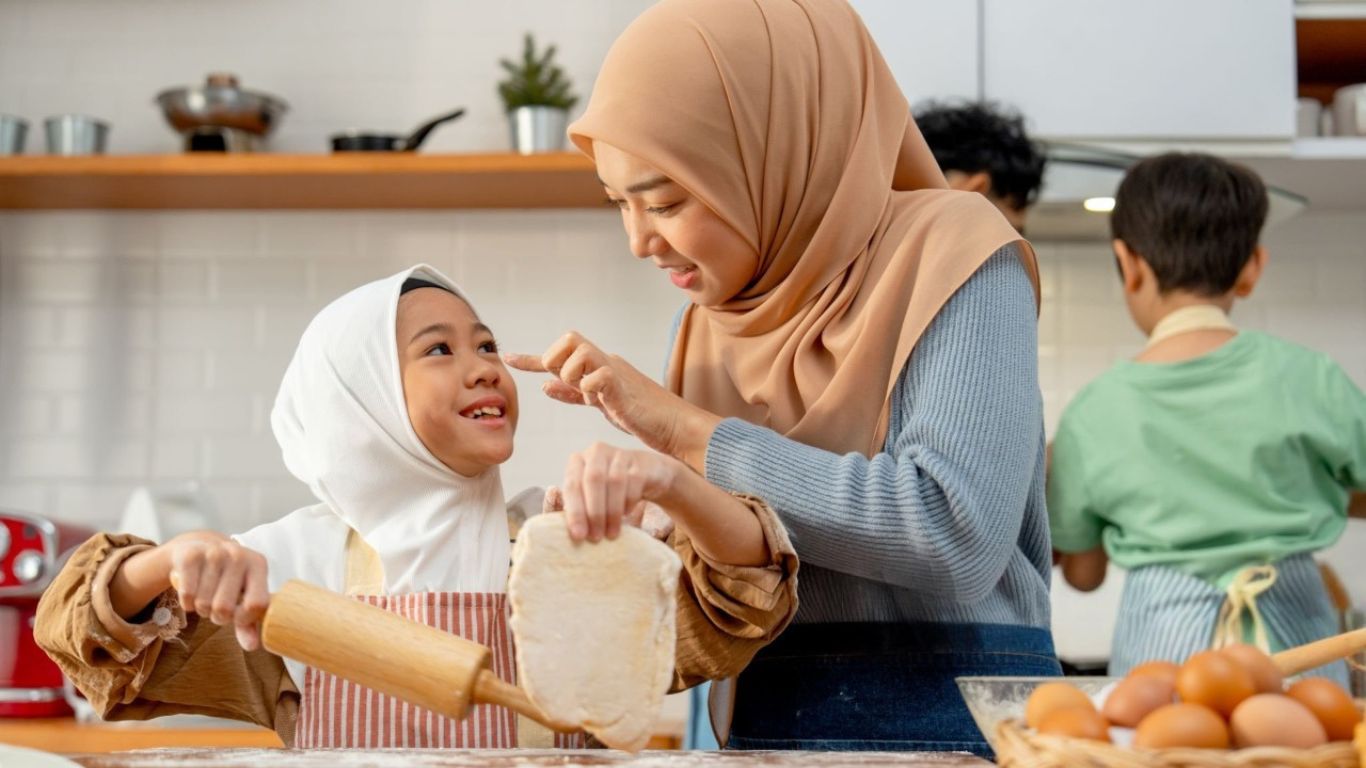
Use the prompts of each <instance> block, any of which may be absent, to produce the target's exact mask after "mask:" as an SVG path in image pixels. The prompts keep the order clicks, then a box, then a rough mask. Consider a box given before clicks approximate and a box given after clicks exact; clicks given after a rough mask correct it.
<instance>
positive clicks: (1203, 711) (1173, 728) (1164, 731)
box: [1134, 704, 1228, 749]
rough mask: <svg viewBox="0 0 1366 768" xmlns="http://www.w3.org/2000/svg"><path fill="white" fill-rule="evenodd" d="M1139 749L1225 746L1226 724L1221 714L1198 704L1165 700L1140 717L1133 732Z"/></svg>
mask: <svg viewBox="0 0 1366 768" xmlns="http://www.w3.org/2000/svg"><path fill="white" fill-rule="evenodd" d="M1134 746H1135V747H1138V748H1139V749H1168V748H1171V747H1195V748H1198V749H1228V726H1227V725H1224V718H1222V717H1220V716H1219V713H1217V712H1215V711H1214V710H1212V709H1210V708H1209V707H1206V706H1203V705H1200V704H1168V705H1167V706H1165V707H1161V708H1158V709H1156V710H1153V712H1152V714H1150V715H1148V716H1147V717H1145V718H1143V722H1141V723H1139V724H1138V730H1137V731H1135V732H1134Z"/></svg>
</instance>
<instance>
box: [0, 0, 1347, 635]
mask: <svg viewBox="0 0 1366 768" xmlns="http://www.w3.org/2000/svg"><path fill="white" fill-rule="evenodd" d="M648 5H649V0H592V2H588V1H587V0H584V1H583V2H572V3H568V2H558V1H557V0H504V1H503V2H500V3H493V4H490V3H473V2H451V1H450V0H404V1H403V2H391V3H375V2H373V0H288V1H284V0H245V1H244V2H237V3H231V4H223V3H210V2H207V0H190V1H189V2H170V1H169V0H121V2H118V3H107V2H102V1H101V0H5V1H4V2H0V111H4V112H7V113H13V114H18V115H21V116H24V117H26V118H28V119H29V121H30V122H31V123H32V124H33V125H32V127H31V129H30V144H29V151H30V152H38V151H41V127H40V124H41V120H42V119H43V117H45V116H47V115H49V114H54V113H58V112H67V111H74V112H85V113H91V114H95V115H98V116H100V117H103V118H106V119H108V120H110V121H111V122H112V123H113V132H112V136H111V151H112V152H115V153H138V152H153V153H155V152H170V151H176V150H177V149H178V141H177V138H176V137H175V136H174V135H173V134H172V132H171V131H170V129H169V128H167V127H166V126H165V124H164V123H163V121H162V118H161V116H160V114H159V111H158V110H157V108H156V107H155V106H154V105H153V104H152V99H153V97H154V96H155V95H156V93H157V92H158V91H160V90H162V89H163V88H166V87H170V86H175V85H181V84H188V83H194V82H198V81H200V80H201V79H202V77H203V76H204V74H205V73H207V72H209V71H214V70H228V71H234V72H236V73H237V74H239V75H240V76H241V78H242V82H243V85H244V86H245V87H248V88H256V89H261V90H266V91H269V92H272V93H275V94H277V95H279V96H282V97H284V98H285V99H286V100H288V101H289V102H290V105H291V110H290V112H289V114H288V115H287V116H286V118H285V120H284V122H283V124H282V125H281V128H280V130H279V131H278V133H277V134H276V136H275V137H274V141H273V148H274V149H276V150H279V151H290V152H321V151H323V150H324V148H325V147H326V138H327V136H328V135H329V134H330V133H332V132H334V131H336V130H339V129H343V128H352V127H359V128H367V129H375V130H392V131H403V130H407V129H409V128H411V127H413V126H415V125H416V124H417V123H418V122H420V121H422V120H423V119H425V118H426V117H428V116H430V115H433V114H436V113H439V112H441V111H443V110H446V109H448V108H451V107H454V106H461V105H463V106H466V107H467V108H468V109H469V113H468V115H467V116H466V117H465V118H463V119H462V120H461V121H459V122H457V123H454V124H452V125H450V126H446V127H444V128H442V129H440V130H438V131H437V132H436V133H435V134H433V135H432V137H431V138H430V139H429V142H428V145H427V146H428V147H429V148H430V149H431V150H432V151H476V150H501V149H504V148H506V146H507V137H506V127H505V124H504V121H503V117H502V115H501V114H500V107H499V105H498V102H497V98H496V95H495V91H494V82H495V81H496V79H497V78H498V77H499V72H498V67H497V63H496V62H497V59H498V57H500V56H506V55H513V54H515V53H516V52H517V51H518V49H519V45H520V36H521V34H522V32H523V31H527V30H529V31H532V32H535V33H536V34H537V35H538V37H539V38H540V39H541V40H542V41H543V42H544V41H553V42H556V43H558V44H559V48H560V51H561V54H560V55H561V60H562V62H563V64H564V66H565V68H566V70H567V71H568V74H569V75H570V76H571V77H572V78H573V79H574V81H575V82H576V83H577V84H578V85H579V89H580V91H581V92H582V93H583V94H584V95H585V96H586V95H587V93H588V91H589V90H590V89H591V85H592V80H593V77H594V73H595V72H596V69H597V66H598V64H599V62H600V60H601V57H602V56H603V54H604V53H605V51H606V49H607V46H608V44H609V42H610V41H611V39H612V38H613V37H614V36H615V34H616V33H617V31H619V30H620V29H621V28H623V27H624V26H625V25H626V24H627V23H628V22H629V20H630V19H632V18H634V16H635V15H636V14H637V13H639V11H640V10H641V9H643V8H644V7H646V6H648ZM1268 244H1269V245H1270V246H1271V248H1272V262H1271V266H1270V268H1269V270H1268V274H1267V276H1266V279H1265V281H1264V283H1263V286H1262V288H1261V289H1260V290H1259V291H1258V294H1257V296H1256V297H1255V298H1253V299H1252V300H1251V301H1249V302H1247V304H1246V305H1245V306H1243V307H1241V308H1240V309H1239V310H1238V317H1239V318H1240V319H1241V321H1242V322H1244V323H1245V324H1246V325H1248V326H1250V327H1255V328H1261V329H1265V330H1268V331H1271V332H1273V333H1278V334H1281V335H1283V336H1286V337H1288V338H1291V339H1294V340H1296V341H1299V342H1302V343H1305V344H1308V345H1310V346H1313V347H1316V348H1319V349H1322V350H1324V351H1326V352H1329V353H1330V354H1332V355H1333V356H1334V357H1336V358H1337V359H1338V360H1339V361H1340V362H1341V363H1342V365H1343V366H1344V368H1346V369H1347V371H1348V372H1349V373H1350V374H1351V375H1352V376H1353V377H1354V378H1355V379H1356V381H1357V382H1358V383H1360V384H1362V385H1364V386H1366V215H1363V214H1359V213H1320V214H1312V215H1307V216H1304V217H1301V218H1300V219H1298V220H1295V221H1292V222H1290V223H1288V224H1286V225H1283V226H1282V227H1281V228H1280V229H1279V230H1278V231H1275V232H1273V233H1271V234H1270V236H1269V239H1268ZM1039 252H1040V255H1041V259H1042V272H1043V284H1044V293H1045V308H1044V313H1043V316H1042V317H1041V319H1040V341H1041V344H1040V380H1041V385H1042V387H1043V390H1044V398H1045V406H1046V417H1047V423H1048V427H1049V430H1050V431H1051V430H1052V428H1053V425H1054V424H1055V423H1056V421H1057V418H1058V416H1059V414H1060V412H1061V410H1062V408H1063V406H1064V405H1065V403H1066V402H1067V400H1068V399H1069V398H1070V397H1071V396H1072V395H1073V394H1074V393H1075V392H1076V391H1077V389H1078V388H1080V387H1081V386H1082V385H1083V384H1085V382H1086V381H1088V380H1089V379H1090V378H1092V377H1093V376H1095V375H1096V374H1097V373H1099V372H1100V371H1102V370H1104V369H1105V367H1106V366H1108V365H1109V364H1110V363H1112V362H1113V361H1114V360H1116V359H1118V358H1120V357H1123V356H1125V355H1129V354H1132V353H1133V352H1134V351H1136V350H1137V349H1138V347H1139V345H1140V344H1141V339H1140V338H1139V335H1138V333H1137V332H1136V331H1135V330H1134V329H1133V328H1132V326H1131V325H1130V323H1129V321H1128V319H1127V316H1126V315H1125V312H1124V309H1123V306H1122V304H1121V303H1120V302H1119V298H1118V288H1117V283H1116V278H1115V274H1114V269H1113V266H1112V264H1111V260H1110V256H1109V254H1108V252H1107V249H1106V248H1105V247H1104V246H1103V245H1095V246H1086V245H1077V244H1047V243H1045V244H1040V247H1039ZM417 261H427V262H430V263H432V264H434V265H435V266H437V267H439V268H441V269H443V270H446V271H448V273H449V274H451V275H452V276H453V277H454V278H455V279H457V280H459V281H461V282H462V284H463V285H464V286H465V287H466V288H467V290H468V291H469V292H470V293H471V294H472V295H473V296H475V297H476V298H477V303H478V305H479V309H480V311H481V312H482V313H483V314H484V315H485V316H486V318H488V319H489V320H490V322H491V324H492V325H493V326H494V328H495V329H496V330H497V331H498V332H499V335H500V336H501V340H502V342H503V344H504V346H505V347H507V348H509V349H516V350H539V349H541V348H543V347H544V346H545V345H546V344H548V343H549V342H550V341H551V340H552V339H553V338H554V337H555V336H556V335H557V334H558V333H559V332H561V331H563V330H565V329H568V328H571V327H573V328H577V329H578V330H580V331H583V332H585V333H587V334H588V335H589V336H590V337H592V338H594V339H597V340H599V341H600V342H601V343H602V344H603V345H604V346H606V347H608V348H610V349H613V350H615V351H617V352H619V353H621V354H623V355H624V356H626V357H627V358H628V359H630V360H632V361H634V362H635V363H636V364H637V365H639V366H640V367H641V368H642V369H644V370H646V371H650V372H656V371H658V370H660V368H661V367H662V365H663V344H664V342H665V339H664V336H665V333H666V331H667V328H668V325H669V321H670V319H671V317H672V315H673V313H674V311H675V310H676V308H677V306H678V302H679V297H678V295H677V293H676V292H675V291H674V289H673V288H672V287H670V286H669V285H668V284H667V283H665V282H664V281H662V280H661V279H660V277H659V275H658V274H657V273H655V272H654V271H653V270H651V269H649V268H646V267H642V266H639V265H633V264H632V263H631V262H632V259H631V258H630V257H629V255H627V252H626V244H625V239H624V237H623V236H622V234H621V232H620V230H619V226H618V224H617V222H616V221H615V219H614V217H613V215H612V214H610V213H608V212H597V211H580V212H535V213H531V212H499V213H474V212H411V213H404V212H395V213H369V212H353V213H331V212H320V213H276V212H250V213H175V214H165V213H120V214H113V213H102V212H89V213H85V212H80V213H77V212H72V213H38V214H16V213H8V214H0V506H10V507H16V508H22V509H31V510H35V511H39V512H44V513H49V514H54V515H58V516H61V517H65V518H70V519H74V520H82V521H85V522H88V523H91V524H94V525H103V526H107V525H112V524H113V523H114V521H115V520H116V519H117V516H118V513H119V511H120V510H121V509H122V506H123V503H124V501H125V499H126V497H127V494H128V493H129V491H130V490H131V489H132V488H133V487H135V486H136V485H138V484H141V483H144V482H173V481H177V482H178V481H183V480H188V479H199V480H201V481H202V482H204V483H205V485H206V487H207V488H208V490H209V492H210V493H211V494H212V495H213V497H214V498H215V499H216V500H217V502H218V505H219V507H220V508H221V509H222V510H223V511H224V512H225V513H226V515H227V518H228V519H227V525H229V526H230V527H232V528H244V527H246V526H249V525H251V524H253V523H255V522H259V521H262V520H266V519H270V518H273V517H276V516H278V515H280V514H282V513H284V512H286V511H288V510H290V509H292V508H294V507H295V506H298V505H300V504H305V503H307V502H308V495H307V493H306V491H305V490H304V489H303V488H302V486H300V485H299V484H298V483H296V482H294V481H293V480H292V479H291V478H289V477H288V475H287V474H286V473H285V471H284V468H283V466H281V464H280V462H279V460H278V451H277V449H276V447H275V445H274V442H273V440H272V438H271V436H270V433H269V428H268V424H267V420H266V415H267V413H268V409H269V406H270V403H271V401H272V398H273V396H274V391H275V387H276V386H277V384H278V381H279V376H280V374H281V372H282V371H283V370H284V366H285V364H286V362H287V361H288V359H289V355H290V353H291V351H292V347H293V344H294V342H295V340H296V339H297V337H298V334H299V332H300V331H301V330H302V329H303V327H304V325H305V323H306V322H307V321H308V318H309V317H310V316H311V315H312V313H313V312H315V311H316V310H317V309H318V308H320V307H321V306H322V305H323V304H324V303H325V302H326V301H327V300H329V299H330V298H332V297H334V296H336V295H339V294H340V293H341V292H343V291H345V290H347V289H348V288H350V287H353V286H355V285H357V284H359V283H361V282H363V281H366V280H369V279H373V278H376V277H380V276H382V275H386V274H390V273H392V272H394V271H396V270H398V269H399V268H401V267H403V266H405V265H408V264H411V263H414V262H417ZM518 380H519V384H520V386H521V391H522V401H523V416H522V427H521V429H520V431H519V439H518V450H517V453H516V455H515V456H514V457H513V459H512V461H511V462H509V464H508V466H507V467H506V471H505V478H506V482H507V485H508V487H509V488H510V489H512V490H513V491H515V490H517V489H519V488H522V487H524V486H526V485H531V484H544V483H548V482H553V481H554V480H555V478H556V476H557V474H558V472H559V470H560V467H561V465H562V463H563V459H564V456H565V455H566V454H567V453H568V452H569V451H572V450H575V449H577V448H581V447H583V446H584V445H586V444H587V443H588V442H589V441H591V440H593V439H598V438H608V439H613V440H620V439H621V437H620V436H619V435H617V434H615V433H614V432H613V431H612V430H611V429H610V428H608V427H605V426H604V425H603V423H602V420H601V419H599V418H597V417H596V416H595V415H594V414H592V413H590V412H585V411H575V410H572V409H569V408H566V407H563V406H559V405H557V404H554V403H551V402H549V401H548V400H546V399H545V398H544V397H543V396H541V395H540V393H539V392H538V391H537V387H536V383H535V382H534V380H532V379H530V378H527V377H521V376H519V377H518ZM1363 547H1366V533H1363V531H1362V529H1361V527H1360V526H1356V527H1354V528H1353V530H1352V531H1351V532H1349V536H1348V537H1347V538H1346V539H1344V542H1343V543H1342V544H1340V545H1339V546H1338V547H1337V549H1336V550H1335V551H1334V552H1333V553H1331V554H1332V557H1333V560H1334V562H1335V563H1336V564H1337V565H1338V566H1339V568H1340V569H1341V570H1343V572H1344V573H1345V574H1346V576H1347V580H1348V583H1349V585H1350V586H1351V587H1352V588H1354V589H1355V590H1356V592H1357V593H1358V595H1362V596H1366V564H1362V563H1360V562H1352V561H1351V560H1350V559H1349V558H1348V557H1347V556H1346V555H1347V552H1349V551H1355V552H1361V551H1363ZM1358 560H1359V558H1358ZM1105 600H1110V601H1111V602H1112V601H1113V597H1112V596H1111V597H1109V598H1102V599H1101V600H1100V601H1095V600H1094V599H1093V600H1092V602H1086V601H1080V602H1074V601H1073V599H1072V598H1071V597H1069V596H1068V593H1066V592H1065V591H1060V592H1059V610H1058V615H1059V617H1060V621H1061V622H1062V623H1061V624H1059V627H1060V629H1061V630H1062V631H1060V632H1059V633H1058V637H1059V642H1060V645H1061V646H1062V647H1063V648H1064V649H1067V648H1069V647H1072V648H1074V649H1077V650H1078V651H1080V652H1084V651H1085V650H1086V649H1088V648H1093V647H1096V646H1098V645H1099V646H1103V644H1104V642H1105V639H1106V638H1107V637H1108V630H1107V629H1106V628H1105V625H1104V622H1103V621H1100V622H1098V621H1096V619H1097V618H1098V617H1103V616H1105V615H1107V614H1109V613H1112V612H1113V610H1112V605H1110V603H1106V602H1105ZM1107 606H1109V607H1107ZM1081 617H1086V618H1085V620H1080V619H1081Z"/></svg>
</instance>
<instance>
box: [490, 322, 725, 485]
mask: <svg viewBox="0 0 1366 768" xmlns="http://www.w3.org/2000/svg"><path fill="white" fill-rule="evenodd" d="M504 359H505V360H506V361H507V364H508V365H509V366H511V367H513V368H516V369H517V370H521V371H531V372H537V373H550V374H552V375H554V376H555V379H553V380H551V381H549V382H547V383H546V384H545V385H544V386H543V387H542V389H543V390H544V391H545V393H546V394H547V395H549V396H550V397H552V398H554V399H556V400H559V401H561V402H564V403H569V404H571V405H591V406H593V407H595V408H597V409H598V410H599V411H601V412H602V413H603V415H604V416H606V417H607V419H608V421H610V422H612V423H613V424H614V425H616V426H617V427H618V428H619V429H621V430H622V431H624V432H627V433H628V434H631V435H633V436H634V437H636V438H638V439H639V440H640V441H641V442H643V443H645V444H646V445H648V446H649V447H651V448H653V449H655V450H656V451H659V452H661V453H665V454H668V455H669V456H673V457H675V458H678V459H681V460H683V461H685V462H687V463H688V464H689V465H690V466H692V467H694V468H696V469H698V470H699V471H700V469H701V467H702V463H703V462H704V461H705V458H706V446H707V443H708V441H710V440H711V435H712V432H713V431H715V429H716V425H717V424H718V423H720V421H721V419H720V418H719V417H717V416H715V415H714V414H711V413H708V412H707V411H705V410H703V409H701V408H699V407H697V406H695V405H693V404H691V403H689V402H688V401H686V400H684V399H683V398H681V397H679V396H678V395H675V394H673V393H672V392H670V391H668V390H667V389H664V388H663V387H661V386H660V385H659V384H657V383H655V382H654V381H653V380H652V379H650V377H648V376H646V375H645V374H643V373H641V372H640V371H638V370H636V368H635V367H634V366H632V365H631V364H630V363H628V362H626V361H625V360H623V359H622V358H620V357H618V356H616V355H609V354H607V353H605V352H603V351H602V350H601V349H598V347H597V346H595V345H594V344H593V343H592V342H590V341H588V340H587V339H585V338H583V337H582V336H580V335H579V334H577V333H569V334H566V335H565V336H564V337H562V338H561V339H560V340H559V341H557V342H555V343H554V344H552V345H551V346H550V349H548V350H547V351H546V353H545V354H544V355H541V356H540V357H535V356H532V355H506V356H505V357H504Z"/></svg>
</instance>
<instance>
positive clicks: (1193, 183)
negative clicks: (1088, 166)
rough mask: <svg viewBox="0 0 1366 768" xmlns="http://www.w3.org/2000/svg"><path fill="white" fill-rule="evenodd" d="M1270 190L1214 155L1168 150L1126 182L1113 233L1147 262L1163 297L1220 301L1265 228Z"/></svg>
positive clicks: (1112, 217)
mask: <svg viewBox="0 0 1366 768" xmlns="http://www.w3.org/2000/svg"><path fill="white" fill-rule="evenodd" d="M1267 206H1268V201H1267V196H1266V185H1265V184H1263V183H1262V180H1261V178H1260V177H1258V176H1257V174H1256V173H1254V172H1253V171H1252V170H1250V169H1248V168H1246V167H1244V166H1241V165H1238V164H1237V163H1230V162H1228V161H1227V160H1222V159H1220V158H1217V157H1214V156H1213V155H1206V154H1201V153H1198V152H1191V153H1183V152H1168V153H1166V154H1162V155H1156V156H1154V157H1149V158H1147V159H1145V160H1142V161H1140V162H1138V163H1137V164H1135V165H1134V166H1133V167H1132V168H1130V169H1129V171H1128V173H1126V174H1125V175H1124V181H1122V182H1120V185H1119V192H1117V193H1116V194H1115V210H1114V213H1112V214H1111V215H1110V231H1111V232H1112V233H1113V234H1114V236H1115V238H1117V239H1119V240H1123V241H1124V243H1125V244H1126V245H1127V246H1129V249H1130V250H1132V251H1134V252H1135V253H1137V254H1138V255H1139V256H1142V257H1143V260H1144V261H1146V262H1148V265H1149V266H1151V267H1152V269H1153V273H1154V274H1155V275H1157V286H1158V289H1159V290H1160V291H1161V292H1162V293H1169V292H1171V291H1176V290H1182V291H1191V292H1193V293H1197V294H1200V295H1202V296H1218V295H1221V294H1224V293H1227V292H1229V291H1230V290H1232V289H1233V285H1234V283H1236V282H1237V281H1238V274H1239V273H1240V272H1242V270H1243V266H1244V265H1246V264H1247V262H1248V259H1249V258H1251V257H1252V252H1253V251H1254V250H1255V249H1256V248H1257V241H1258V238H1259V236H1260V234H1261V231H1262V225H1263V224H1264V223H1266V211H1267Z"/></svg>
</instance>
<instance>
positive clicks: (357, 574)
mask: <svg viewBox="0 0 1366 768" xmlns="http://www.w3.org/2000/svg"><path fill="white" fill-rule="evenodd" d="M345 586H346V596H347V597H358V596H360V595H382V594H384V563H383V562H381V561H380V559H379V553H378V552H376V551H375V550H374V548H373V547H371V546H370V545H369V544H367V543H365V539H362V538H361V537H360V534H359V533H356V531H355V529H352V530H351V531H350V532H349V533H347V534H346V581H345Z"/></svg>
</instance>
